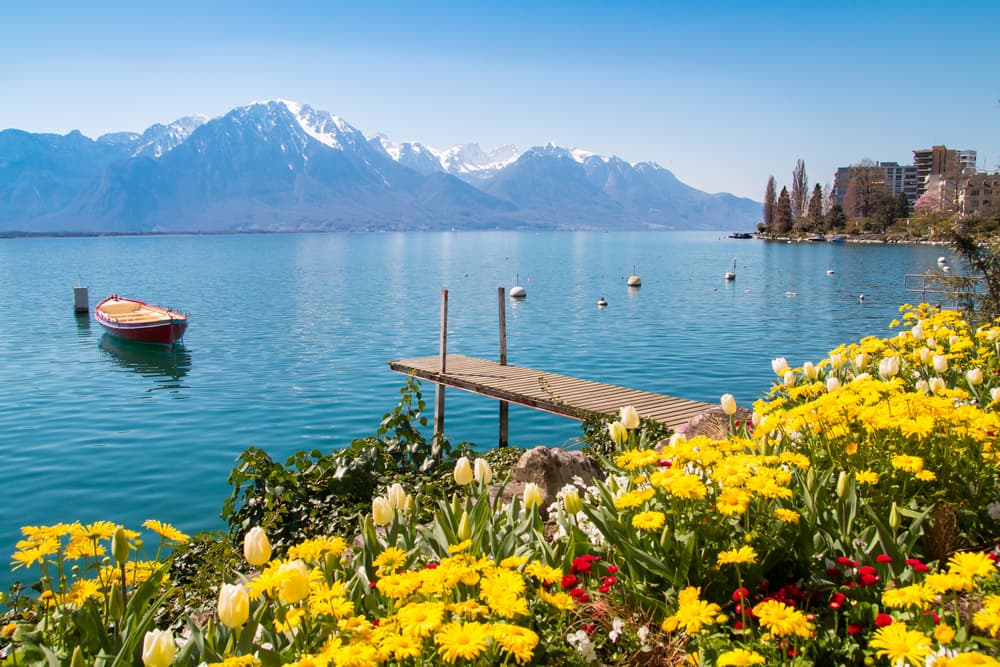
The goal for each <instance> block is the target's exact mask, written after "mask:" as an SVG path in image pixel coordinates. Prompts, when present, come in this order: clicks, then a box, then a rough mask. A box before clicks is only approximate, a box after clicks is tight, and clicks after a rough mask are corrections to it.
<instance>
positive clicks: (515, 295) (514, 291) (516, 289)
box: [510, 273, 528, 299]
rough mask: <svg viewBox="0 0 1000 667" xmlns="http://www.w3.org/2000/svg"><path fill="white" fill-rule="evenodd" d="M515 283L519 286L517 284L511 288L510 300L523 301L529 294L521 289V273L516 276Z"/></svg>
mask: <svg viewBox="0 0 1000 667" xmlns="http://www.w3.org/2000/svg"><path fill="white" fill-rule="evenodd" d="M514 282H515V283H518V284H515V285H514V286H513V287H511V288H510V298H512V299H523V298H524V297H526V296H528V293H527V292H525V291H524V288H523V287H521V285H520V284H519V283H520V282H521V274H519V273H518V274H515V278H514Z"/></svg>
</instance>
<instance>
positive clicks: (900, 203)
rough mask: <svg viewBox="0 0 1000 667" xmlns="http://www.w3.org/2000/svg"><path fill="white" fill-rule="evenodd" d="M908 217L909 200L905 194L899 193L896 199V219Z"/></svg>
mask: <svg viewBox="0 0 1000 667" xmlns="http://www.w3.org/2000/svg"><path fill="white" fill-rule="evenodd" d="M909 217H910V200H909V199H907V197H906V193H905V192H900V193H899V196H898V197H896V219H897V220H899V219H900V218H909Z"/></svg>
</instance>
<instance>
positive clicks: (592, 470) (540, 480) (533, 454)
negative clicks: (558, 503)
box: [503, 447, 604, 515]
mask: <svg viewBox="0 0 1000 667" xmlns="http://www.w3.org/2000/svg"><path fill="white" fill-rule="evenodd" d="M577 476H579V477H580V478H581V479H583V481H584V482H585V483H587V484H589V483H590V482H591V481H592V480H594V479H604V471H602V470H601V468H600V466H598V465H597V462H596V461H594V459H592V458H590V457H589V456H587V455H586V454H584V453H583V452H572V451H567V450H565V449H555V448H551V447H535V448H534V449H529V450H527V451H526V452H524V454H522V455H521V458H520V459H519V460H518V462H517V465H516V466H515V467H514V473H513V475H512V476H511V481H510V483H509V484H507V486H506V487H504V490H503V499H504V500H505V501H507V502H509V501H510V500H511V499H512V498H514V497H515V496H518V497H520V496H522V495H523V494H524V487H525V485H526V484H528V483H529V482H534V483H535V484H537V485H538V488H539V489H541V491H542V509H543V512H542V513H543V515H544V514H545V512H544V509H545V508H546V507H548V506H549V505H550V504H552V503H553V502H554V501H555V499H556V494H557V493H559V491H560V490H562V488H563V487H564V486H566V485H567V484H572V483H573V478H574V477H577Z"/></svg>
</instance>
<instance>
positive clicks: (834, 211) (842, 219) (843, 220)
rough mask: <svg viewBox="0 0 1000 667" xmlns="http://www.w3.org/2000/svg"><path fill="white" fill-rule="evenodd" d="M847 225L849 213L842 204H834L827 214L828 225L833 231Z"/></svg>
mask: <svg viewBox="0 0 1000 667" xmlns="http://www.w3.org/2000/svg"><path fill="white" fill-rule="evenodd" d="M846 226H847V214H846V213H844V209H843V208H842V207H841V205H840V204H834V205H833V206H831V207H830V210H829V212H828V213H827V214H826V227H827V229H829V230H831V231H834V232H835V231H838V230H841V229H843V228H844V227H846Z"/></svg>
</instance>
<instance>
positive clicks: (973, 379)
mask: <svg viewBox="0 0 1000 667" xmlns="http://www.w3.org/2000/svg"><path fill="white" fill-rule="evenodd" d="M965 379H966V380H968V382H969V386H971V387H976V386H978V385H981V384H982V383H983V372H982V371H981V370H980V369H978V368H972V369H969V371H968V372H966V374H965Z"/></svg>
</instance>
